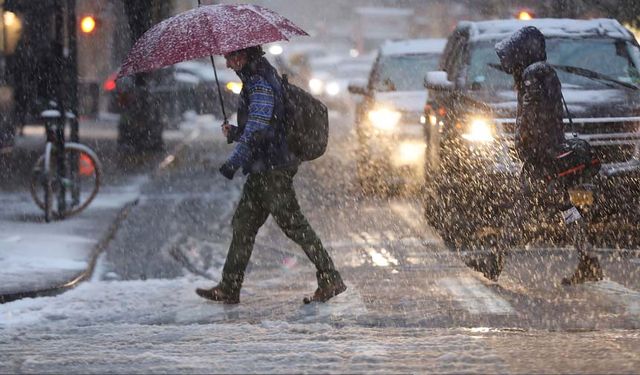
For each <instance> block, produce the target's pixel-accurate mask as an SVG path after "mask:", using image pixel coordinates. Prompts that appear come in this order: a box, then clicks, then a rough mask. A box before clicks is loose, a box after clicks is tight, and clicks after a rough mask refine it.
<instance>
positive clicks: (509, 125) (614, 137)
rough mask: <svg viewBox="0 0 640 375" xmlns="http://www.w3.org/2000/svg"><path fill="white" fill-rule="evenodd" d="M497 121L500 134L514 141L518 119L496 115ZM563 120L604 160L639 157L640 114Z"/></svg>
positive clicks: (623, 160)
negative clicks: (637, 115) (639, 115)
mask: <svg viewBox="0 0 640 375" xmlns="http://www.w3.org/2000/svg"><path fill="white" fill-rule="evenodd" d="M496 122H497V123H498V127H499V131H500V129H501V134H503V136H504V137H505V138H506V139H507V140H508V141H511V142H512V141H513V138H514V132H515V119H496ZM564 122H565V130H566V132H567V133H566V134H567V137H570V136H571V134H573V133H575V134H578V137H580V138H583V139H586V140H587V141H589V144H591V146H592V147H593V149H594V152H595V153H596V155H597V156H598V157H599V158H600V160H601V161H602V162H603V163H605V164H607V163H620V162H625V161H628V160H630V159H632V158H634V157H636V158H637V157H640V155H638V152H639V151H638V144H639V143H640V117H618V118H585V119H574V120H573V126H571V125H569V121H568V120H567V119H565V120H564Z"/></svg>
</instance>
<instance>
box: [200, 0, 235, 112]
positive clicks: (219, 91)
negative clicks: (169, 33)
mask: <svg viewBox="0 0 640 375" xmlns="http://www.w3.org/2000/svg"><path fill="white" fill-rule="evenodd" d="M200 5H202V3H201V0H198V7H200ZM209 58H210V59H211V66H212V67H213V76H214V77H216V86H217V87H218V98H219V99H220V107H222V116H223V117H224V122H223V124H227V123H228V119H227V112H226V111H225V110H224V100H223V99H222V90H220V82H219V81H218V71H217V70H216V63H215V62H214V61H213V55H209Z"/></svg>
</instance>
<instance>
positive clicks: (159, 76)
mask: <svg viewBox="0 0 640 375" xmlns="http://www.w3.org/2000/svg"><path fill="white" fill-rule="evenodd" d="M216 68H217V73H218V80H219V82H220V89H221V92H222V98H223V100H224V104H225V110H226V112H227V116H230V115H231V114H232V113H234V112H235V111H236V110H237V105H238V97H239V94H240V90H241V89H242V83H241V82H240V80H239V79H238V78H237V76H236V75H235V73H233V72H230V71H228V69H226V68H225V67H223V66H219V65H218V64H217V65H216ZM117 75H118V72H113V73H112V74H110V75H109V76H108V77H107V79H106V80H105V81H104V83H103V85H102V88H103V94H104V95H105V96H106V98H107V112H110V113H116V114H119V113H120V112H121V111H122V107H123V106H124V105H127V103H128V102H130V101H131V100H134V99H133V95H134V90H133V89H134V82H133V77H131V76H127V77H122V78H120V79H118V80H116V77H117ZM151 77H152V79H151V80H150V83H149V90H150V92H151V93H152V95H153V96H154V100H156V101H157V102H159V103H160V105H158V108H161V109H162V118H163V119H164V121H165V126H166V127H168V128H176V127H177V126H178V124H179V123H180V122H181V121H182V115H183V114H184V112H187V111H194V112H196V113H198V114H207V113H208V114H213V115H215V116H216V117H218V118H222V110H221V107H220V99H219V95H218V88H217V87H216V82H215V77H214V72H213V68H212V66H211V63H210V62H206V61H199V60H196V61H186V62H181V63H177V64H175V65H171V66H168V67H165V68H162V69H158V70H156V71H154V72H152V75H151Z"/></svg>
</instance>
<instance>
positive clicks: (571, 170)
mask: <svg viewBox="0 0 640 375" xmlns="http://www.w3.org/2000/svg"><path fill="white" fill-rule="evenodd" d="M562 103H563V104H564V108H565V110H566V111H567V117H569V125H570V126H571V128H572V129H573V119H572V118H571V113H570V112H569V107H568V106H567V102H566V101H565V100H564V96H562ZM600 166H601V162H600V159H599V158H598V157H597V155H595V153H594V152H593V149H592V148H591V145H590V144H589V142H587V141H585V140H584V139H580V138H578V137H577V134H575V133H574V137H573V138H569V139H567V140H565V142H564V144H563V145H562V149H561V151H560V153H559V154H558V155H556V157H555V162H554V175H553V176H550V178H553V179H557V180H559V181H562V182H563V183H564V184H565V185H567V186H571V185H575V184H577V183H580V182H581V181H582V180H584V179H590V178H592V177H594V176H595V175H597V174H598V172H599V171H600Z"/></svg>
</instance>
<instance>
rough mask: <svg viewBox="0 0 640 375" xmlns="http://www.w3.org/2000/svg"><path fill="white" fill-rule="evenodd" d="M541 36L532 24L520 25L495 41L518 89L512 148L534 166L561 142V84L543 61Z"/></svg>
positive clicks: (545, 161)
mask: <svg viewBox="0 0 640 375" xmlns="http://www.w3.org/2000/svg"><path fill="white" fill-rule="evenodd" d="M545 48H546V47H545V41H544V36H543V35H542V33H541V32H540V30H538V29H537V28H535V27H533V26H527V27H524V28H522V29H520V30H518V31H516V32H515V33H513V34H512V35H511V36H510V37H509V38H507V39H505V40H503V41H501V42H499V43H497V44H496V46H495V49H496V53H497V54H498V57H499V58H500V63H501V65H502V68H503V69H504V70H505V71H506V72H507V73H510V74H513V78H514V81H515V84H516V89H517V91H518V109H517V114H516V134H515V137H516V138H515V143H516V150H517V152H518V155H519V157H520V159H521V160H522V161H524V162H527V163H531V164H533V165H537V166H546V165H549V163H550V162H551V161H552V159H553V157H554V156H555V155H556V153H557V151H558V150H559V149H560V146H561V144H562V143H563V142H564V125H563V123H562V117H563V113H564V112H563V106H562V91H561V84H560V80H559V79H558V76H557V74H556V72H555V70H554V69H553V68H552V67H551V65H550V64H548V63H547V62H546V59H547V53H546V49H545Z"/></svg>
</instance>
